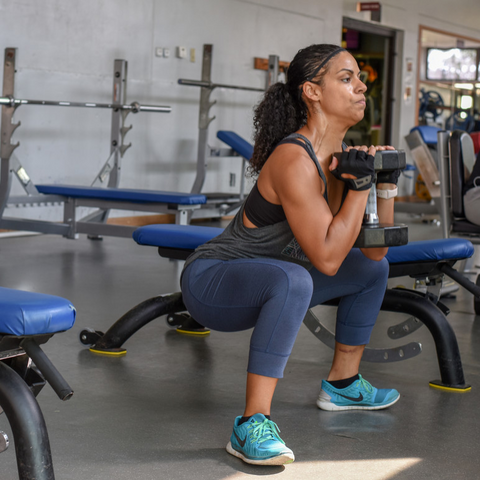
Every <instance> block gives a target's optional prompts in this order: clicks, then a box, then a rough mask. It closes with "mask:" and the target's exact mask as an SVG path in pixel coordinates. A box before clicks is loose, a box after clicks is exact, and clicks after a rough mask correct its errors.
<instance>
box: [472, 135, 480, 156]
mask: <svg viewBox="0 0 480 480" xmlns="http://www.w3.org/2000/svg"><path fill="white" fill-rule="evenodd" d="M470 136H471V137H472V140H473V148H474V150H475V154H477V153H478V152H480V132H471V133H470Z"/></svg>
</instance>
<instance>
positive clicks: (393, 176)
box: [377, 170, 402, 185]
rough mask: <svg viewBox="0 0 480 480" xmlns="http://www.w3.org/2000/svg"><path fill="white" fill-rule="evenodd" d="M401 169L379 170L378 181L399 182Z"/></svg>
mask: <svg viewBox="0 0 480 480" xmlns="http://www.w3.org/2000/svg"><path fill="white" fill-rule="evenodd" d="M400 173H402V171H401V170H391V171H390V172H384V171H381V170H380V171H379V172H377V183H394V184H395V185H396V184H397V183H398V179H399V177H400Z"/></svg>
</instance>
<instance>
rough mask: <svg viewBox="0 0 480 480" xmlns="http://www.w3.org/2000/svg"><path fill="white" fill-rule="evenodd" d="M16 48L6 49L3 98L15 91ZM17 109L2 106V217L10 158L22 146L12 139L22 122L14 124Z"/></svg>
mask: <svg viewBox="0 0 480 480" xmlns="http://www.w3.org/2000/svg"><path fill="white" fill-rule="evenodd" d="M16 50H17V49H16V48H6V49H5V61H4V64H3V96H4V97H12V98H13V95H14V90H15V58H16V53H17V52H16ZM14 113H15V107H11V106H7V105H2V127H1V136H2V139H1V147H0V157H1V159H2V164H1V168H0V217H2V215H3V211H4V210H5V206H6V205H7V200H8V197H9V195H10V188H11V185H12V178H11V175H10V157H11V155H12V153H13V151H14V150H15V149H16V148H17V147H18V146H19V145H20V142H17V143H16V144H15V145H12V143H11V139H12V135H13V132H14V131H15V130H16V129H17V128H18V127H19V126H20V122H18V123H13V122H12V120H13V114H14Z"/></svg>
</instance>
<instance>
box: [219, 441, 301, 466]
mask: <svg viewBox="0 0 480 480" xmlns="http://www.w3.org/2000/svg"><path fill="white" fill-rule="evenodd" d="M227 452H228V453H230V454H231V455H233V456H234V457H238V458H241V459H242V460H243V461H244V462H245V463H250V464H251V465H286V464H287V463H293V461H294V460H295V455H294V454H293V452H291V451H290V452H285V453H283V454H281V455H277V456H276V457H271V458H265V459H262V460H253V459H251V458H248V457H245V455H243V454H242V453H240V452H238V451H237V450H235V449H234V448H233V447H232V442H228V445H227Z"/></svg>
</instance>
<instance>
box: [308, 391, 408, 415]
mask: <svg viewBox="0 0 480 480" xmlns="http://www.w3.org/2000/svg"><path fill="white" fill-rule="evenodd" d="M399 400H400V395H398V397H397V398H396V399H395V400H393V401H392V402H390V403H387V404H386V405H379V406H376V407H375V406H368V405H348V406H339V405H335V404H334V403H333V402H332V401H330V399H328V400H327V399H326V398H322V394H320V396H319V397H318V400H317V407H318V408H320V409H321V410H326V411H328V412H339V411H342V410H383V409H384V408H388V407H390V406H392V405H393V404H395V403H397V402H398V401H399Z"/></svg>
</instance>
